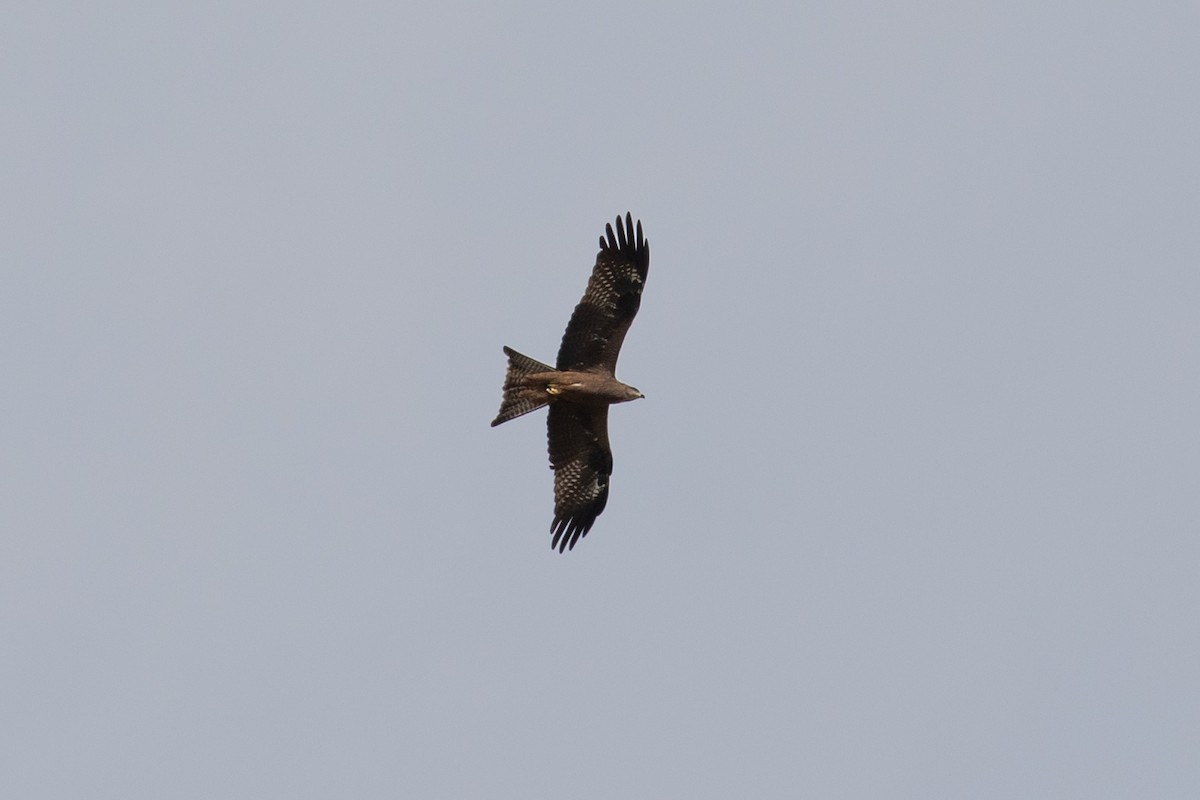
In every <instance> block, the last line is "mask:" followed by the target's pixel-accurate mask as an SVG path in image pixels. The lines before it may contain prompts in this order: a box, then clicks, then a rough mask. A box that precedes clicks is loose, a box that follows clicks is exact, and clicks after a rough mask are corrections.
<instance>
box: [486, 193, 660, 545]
mask: <svg viewBox="0 0 1200 800" xmlns="http://www.w3.org/2000/svg"><path fill="white" fill-rule="evenodd" d="M605 233H606V234H607V237H605V236H601V237H600V252H599V253H598V254H597V255H596V266H594V267H593V268H592V277H591V279H590V280H589V281H588V285H587V291H585V292H584V293H583V299H582V300H580V301H579V305H577V306H575V312H574V313H573V314H571V321H570V322H568V323H567V330H566V332H565V333H564V334H563V338H562V345H561V346H560V347H559V349H558V361H557V362H556V363H555V366H553V367H551V366H548V365H546V364H543V363H541V362H540V361H535V360H533V359H532V358H530V357H529V356H525V355H521V354H520V353H518V352H517V351H516V350H513V349H512V348H510V347H505V348H504V353H505V355H507V356H508V373H507V374H506V375H505V377H504V400H503V401H502V402H501V403H500V413H498V414H497V415H496V418H495V419H494V420H492V427H495V426H496V425H499V424H500V423H501V422H507V421H508V420H510V419H515V418H516V417H519V416H521V415H522V414H528V413H529V412H530V411H534V410H536V409H538V408H541V407H542V406H546V405H548V406H549V407H550V408H549V410H548V412H547V426H546V427H547V431H548V438H549V442H550V468H551V469H553V470H554V522H552V523H550V533H551V534H553V538H552V539H551V542H550V548H551V549H552V550H553V549H555V548H557V549H558V552H560V553H561V552H563V551H564V550H568V549H573V548H574V547H575V543H576V542H578V541H579V539H580V537H582V536H586V535H587V532H588V531H589V530H591V528H592V524H593V523H595V521H596V517H598V516H600V512H602V511H604V505H605V503H607V502H608V479H609V476H610V475H612V466H613V459H612V450H611V449H610V447H609V444H608V407H609V406H610V405H612V404H613V403H624V402H626V401H628V400H637V399H638V398H639V397H643V395H642V393H641V392H639V391H638V390H637V389H635V388H633V387H632V386H626V385H625V384H623V383H621V382H620V381H619V380H617V378H616V374H615V371H616V368H617V355H618V354H619V353H620V352H621V343H622V342H623V341H624V340H625V333H626V331H628V330H629V325H630V323H632V322H633V317H634V315H635V314H637V310H638V306H640V305H641V302H642V287H643V286H645V284H646V273H647V271H649V269H650V242H649V241H648V240H646V239H644V238H643V237H642V223H641V221H640V220H639V221H638V223H637V228H636V229H635V228H634V224H633V217H632V216H631V215H630V214H628V213H627V214H626V215H625V219H624V220H622V219H621V218H620V217H619V216H618V217H617V219H616V231H615V232H614V231H613V226H612V225H606V226H605Z"/></svg>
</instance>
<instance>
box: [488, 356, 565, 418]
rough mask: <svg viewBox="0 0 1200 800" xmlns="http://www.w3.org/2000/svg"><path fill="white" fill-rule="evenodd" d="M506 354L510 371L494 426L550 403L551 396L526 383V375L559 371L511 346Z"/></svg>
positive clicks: (505, 379) (506, 376)
mask: <svg viewBox="0 0 1200 800" xmlns="http://www.w3.org/2000/svg"><path fill="white" fill-rule="evenodd" d="M504 354H505V355H507V356H508V373H507V374H506V375H505V376H504V399H503V400H502V401H501V402H500V412H499V413H498V414H496V418H495V419H494V420H492V427H493V428H494V427H496V426H497V425H499V424H500V423H501V422H508V421H509V420H510V419H516V418H517V417H519V416H521V415H523V414H528V413H529V412H530V411H536V410H537V409H539V408H541V407H542V406H544V405H546V404H547V403H549V402H550V398H549V397H548V396H547V395H546V393H545V392H543V391H539V390H538V389H537V388H536V387H533V386H526V385H525V377H526V376H527V375H535V374H537V373H539V372H557V370H555V369H554V367H551V366H549V365H547V364H543V363H542V362H540V361H535V360H534V359H532V358H530V357H529V356H526V355H522V354H521V353H518V352H517V351H516V350H513V349H512V348H511V347H505V348H504Z"/></svg>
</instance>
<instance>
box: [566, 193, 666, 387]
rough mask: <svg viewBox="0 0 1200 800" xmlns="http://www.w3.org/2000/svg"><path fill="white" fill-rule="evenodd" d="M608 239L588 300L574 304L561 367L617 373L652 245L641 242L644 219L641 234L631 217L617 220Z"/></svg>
mask: <svg viewBox="0 0 1200 800" xmlns="http://www.w3.org/2000/svg"><path fill="white" fill-rule="evenodd" d="M605 232H606V233H607V234H608V239H607V240H605V238H604V237H601V238H600V252H599V253H597V254H596V266H595V267H593V268H592V277H591V279H589V280H588V285H587V291H586V292H584V293H583V299H582V300H580V301H579V305H577V306H575V313H573V314H571V321H570V322H568V323H567V330H566V333H564V334H563V339H562V346H561V347H559V349H558V365H557V366H558V368H559V369H566V370H575V371H580V372H584V371H596V370H603V371H607V372H608V373H610V374H611V373H613V372H614V371H615V370H616V367H617V355H618V354H619V353H620V352H621V343H622V342H623V341H625V332H626V331H628V330H629V325H630V323H632V322H633V317H634V315H635V314H637V310H638V306H640V305H641V304H642V287H643V286H645V284H646V273H647V272H648V271H649V269H650V242H648V241H646V240H645V239H643V238H642V223H641V220H639V221H638V223H637V228H636V230H635V229H634V225H633V217H632V215H630V214H628V213H626V214H625V219H624V220H622V219H621V218H620V217H617V230H616V233H615V234H614V233H613V226H612V225H606V226H605Z"/></svg>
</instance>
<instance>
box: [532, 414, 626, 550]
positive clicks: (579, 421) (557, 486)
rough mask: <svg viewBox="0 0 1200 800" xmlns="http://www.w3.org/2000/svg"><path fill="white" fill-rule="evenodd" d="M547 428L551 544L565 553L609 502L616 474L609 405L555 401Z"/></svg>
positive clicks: (547, 421)
mask: <svg viewBox="0 0 1200 800" xmlns="http://www.w3.org/2000/svg"><path fill="white" fill-rule="evenodd" d="M546 430H547V434H548V436H547V438H548V439H549V443H550V466H551V468H552V469H553V470H554V522H552V523H551V524H550V532H551V533H552V534H554V538H553V540H552V541H551V542H550V547H551V549H554V548H558V552H560V553H561V552H563V550H565V549H570V548H574V547H575V543H576V542H577V541H579V539H580V537H582V536H586V535H587V532H588V531H589V530H591V527H592V524H593V523H595V521H596V517H598V516H600V512H602V511H603V510H604V505H605V504H606V503H607V502H608V479H609V476H611V475H612V450H611V449H610V448H609V445H608V407H607V406H599V407H593V408H589V407H584V406H578V405H569V404H558V403H555V404H551V406H550V412H549V414H548V415H547V417H546Z"/></svg>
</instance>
